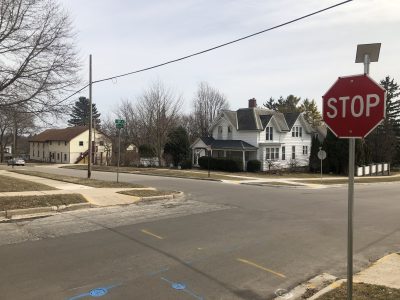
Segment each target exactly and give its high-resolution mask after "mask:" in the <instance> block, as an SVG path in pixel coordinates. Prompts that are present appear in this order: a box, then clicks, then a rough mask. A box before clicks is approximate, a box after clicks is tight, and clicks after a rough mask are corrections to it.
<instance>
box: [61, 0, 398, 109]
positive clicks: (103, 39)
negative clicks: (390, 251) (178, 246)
mask: <svg viewBox="0 0 400 300" xmlns="http://www.w3.org/2000/svg"><path fill="white" fill-rule="evenodd" d="M338 2H341V1H340V0H338V1H332V0H324V1H321V0H301V1H300V0H279V1H277V0H246V1H244V0H242V1H238V0H217V1H211V0H168V1H166V0H147V1H132V0H112V1H111V0H84V1H82V0H61V3H62V5H63V6H64V7H65V8H66V9H67V10H68V11H69V13H70V15H71V17H72V20H73V24H74V27H75V28H76V31H77V46H78V50H79V53H80V56H81V58H82V62H83V66H84V69H83V70H82V78H83V85H84V84H86V83H87V82H88V71H87V70H88V56H89V54H92V55H93V77H94V80H98V79H101V78H104V77H109V76H113V75H118V74H120V73H126V72H130V71H133V70H136V69H141V68H144V67H148V66H151V65H154V64H158V63H161V62H164V61H167V60H171V59H175V58H178V57H180V56H185V55H187V54H190V53H193V52H197V51H199V50H203V49H206V48H209V47H212V46H215V45H217V44H220V43H223V42H227V41H230V40H233V39H236V38H239V37H241V36H244V35H248V34H251V33H254V32H257V31H260V30H263V29H266V28H268V27H271V26H274V25H278V24H280V23H283V22H286V21H289V20H291V19H294V18H297V17H300V16H302V15H304V14H307V13H310V12H313V11H315V10H319V9H322V8H324V7H327V6H330V5H333V4H335V3H338ZM399 12H400V1H398V0H355V1H352V2H350V3H348V4H344V5H342V6H340V7H338V8H334V9H332V10H330V11H327V12H323V13H321V14H319V15H317V16H313V17H310V18H307V19H305V20H302V21H299V22H297V23H294V24H290V25H287V26H285V27H283V28H279V29H276V30H273V31H270V32H267V33H264V34H262V35H259V36H256V37H254V38H251V39H248V40H245V41H242V42H239V43H236V44H233V45H229V46H227V47H224V48H221V49H218V50H215V51H212V52H209V53H206V54H204V55H201V56H197V57H194V58H191V59H188V60H185V61H182V62H178V63H175V64H172V65H168V66H165V67H161V68H158V69H155V70H151V71H146V72H143V73H141V74H137V75H131V76H129V77H125V78H121V79H118V80H117V81H113V82H111V81H109V82H104V83H99V84H96V85H94V88H93V101H94V102H95V103H96V104H97V107H98V109H99V111H100V112H101V113H102V114H103V116H106V115H107V114H108V113H110V112H111V111H113V110H115V108H116V106H117V105H118V103H119V102H120V101H121V99H128V100H132V101H135V98H136V97H137V96H138V95H140V94H141V92H142V91H143V89H145V88H146V87H147V86H149V85H150V84H151V83H152V82H154V81H156V80H160V81H162V82H163V83H164V84H165V85H166V86H167V87H170V88H172V89H173V90H174V91H175V92H176V93H177V94H179V95H182V97H183V98H184V107H183V111H185V112H189V111H190V110H191V103H192V99H193V96H194V93H195V91H196V89H197V85H198V83H199V82H201V81H206V82H208V83H209V84H210V85H212V86H214V87H216V88H218V89H219V90H220V91H221V92H223V93H224V94H225V95H226V96H227V98H228V101H229V103H230V106H231V108H232V109H238V108H240V107H246V106H247V100H248V99H250V98H253V97H255V98H256V99H257V102H258V104H259V105H262V103H263V102H264V101H265V100H266V99H268V98H269V97H279V96H281V95H282V96H287V95H289V94H294V95H296V96H300V97H302V98H310V99H315V100H316V101H317V103H318V105H319V106H320V105H321V97H322V95H323V94H324V93H325V92H326V90H327V89H328V88H329V87H330V86H331V85H332V84H333V82H334V81H335V80H336V78H337V77H338V76H342V75H352V74H359V73H362V72H363V66H362V64H355V63H354V60H355V53H356V46H357V44H362V43H375V42H380V43H382V48H381V53H380V59H379V62H377V63H372V64H371V68H370V72H371V73H370V75H371V76H372V77H373V78H374V79H376V80H380V79H382V78H384V77H385V76H386V75H390V76H391V77H394V78H395V80H396V81H397V82H399V83H400V58H399V56H400V39H399V29H400V17H399ZM82 95H83V96H88V91H87V90H86V91H84V92H83V93H82Z"/></svg>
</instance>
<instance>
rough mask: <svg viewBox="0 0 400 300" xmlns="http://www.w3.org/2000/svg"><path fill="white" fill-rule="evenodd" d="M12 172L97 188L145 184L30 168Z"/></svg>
mask: <svg viewBox="0 0 400 300" xmlns="http://www.w3.org/2000/svg"><path fill="white" fill-rule="evenodd" d="M10 172H15V173H19V174H24V175H30V176H37V177H42V178H47V179H53V180H58V181H63V182H68V183H75V184H80V185H86V186H90V187H95V188H143V187H144V186H143V185H140V184H134V183H128V182H115V181H104V180H97V179H87V178H82V177H74V176H66V175H58V174H50V173H44V172H37V171H28V170H10Z"/></svg>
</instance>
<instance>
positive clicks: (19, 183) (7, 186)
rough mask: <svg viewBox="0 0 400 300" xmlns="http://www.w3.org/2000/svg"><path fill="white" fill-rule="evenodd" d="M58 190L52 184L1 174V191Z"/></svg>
mask: <svg viewBox="0 0 400 300" xmlns="http://www.w3.org/2000/svg"><path fill="white" fill-rule="evenodd" d="M51 190H56V188H53V187H51V186H48V185H45V184H41V183H36V182H31V181H28V180H23V179H17V178H14V177H9V176H5V175H0V192H27V191H51Z"/></svg>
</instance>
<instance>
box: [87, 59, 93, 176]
mask: <svg viewBox="0 0 400 300" xmlns="http://www.w3.org/2000/svg"><path fill="white" fill-rule="evenodd" d="M92 118H93V112H92V54H90V55H89V149H88V150H89V153H88V168H87V171H88V172H87V178H88V179H90V177H91V176H92V166H91V163H92V121H93V120H92Z"/></svg>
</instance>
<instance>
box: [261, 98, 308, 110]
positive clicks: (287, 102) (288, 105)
mask: <svg viewBox="0 0 400 300" xmlns="http://www.w3.org/2000/svg"><path fill="white" fill-rule="evenodd" d="M300 100H301V98H300V97H296V96H294V95H289V96H287V97H286V99H285V98H283V97H282V96H281V97H279V99H278V100H276V99H274V98H272V97H271V98H269V100H267V101H266V102H265V103H264V106H265V107H266V108H268V109H272V110H275V111H279V112H281V113H287V112H300V108H299V107H298V105H299V102H300Z"/></svg>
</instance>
